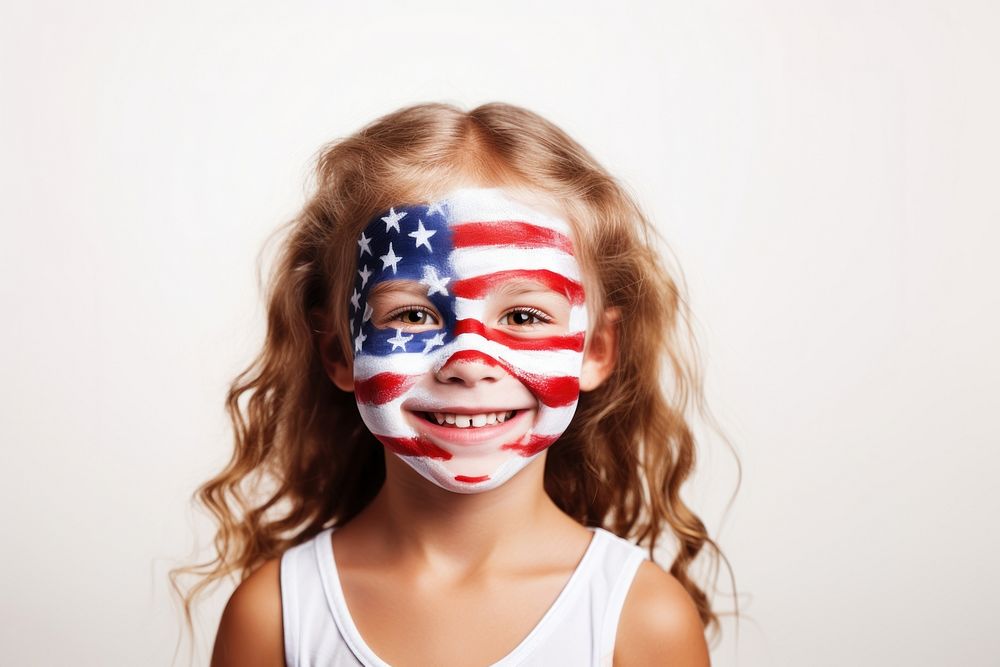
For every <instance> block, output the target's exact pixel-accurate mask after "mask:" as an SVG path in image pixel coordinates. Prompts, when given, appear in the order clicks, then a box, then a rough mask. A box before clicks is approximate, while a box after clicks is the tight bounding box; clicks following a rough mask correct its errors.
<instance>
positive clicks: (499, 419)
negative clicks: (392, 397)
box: [420, 410, 517, 428]
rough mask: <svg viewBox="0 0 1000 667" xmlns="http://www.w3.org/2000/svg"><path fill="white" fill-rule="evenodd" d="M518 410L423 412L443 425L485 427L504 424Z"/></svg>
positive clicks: (428, 418)
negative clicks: (465, 413) (470, 412)
mask: <svg viewBox="0 0 1000 667" xmlns="http://www.w3.org/2000/svg"><path fill="white" fill-rule="evenodd" d="M516 414H517V410H504V411H500V412H480V413H479V414H474V415H464V414H457V413H454V412H421V413H420V416H422V417H423V418H424V419H426V420H427V421H435V422H437V423H438V424H439V425H441V426H445V425H447V426H450V427H453V428H483V427H484V426H492V425H493V424H503V423H504V422H505V421H507V420H508V419H511V418H512V417H514V415H516Z"/></svg>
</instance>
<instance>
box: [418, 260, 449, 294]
mask: <svg viewBox="0 0 1000 667" xmlns="http://www.w3.org/2000/svg"><path fill="white" fill-rule="evenodd" d="M450 280H451V278H441V277H439V276H438V274H437V269H435V268H434V267H433V266H425V267H424V277H423V279H421V281H420V284H421V285H427V296H431V295H432V294H435V293H439V294H443V295H444V296H449V295H448V290H447V289H445V285H447V284H448V282H449V281H450Z"/></svg>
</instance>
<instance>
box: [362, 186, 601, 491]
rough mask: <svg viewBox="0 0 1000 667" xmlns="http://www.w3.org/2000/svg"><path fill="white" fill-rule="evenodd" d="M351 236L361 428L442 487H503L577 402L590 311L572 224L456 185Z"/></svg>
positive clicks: (495, 193) (499, 194) (496, 194)
mask: <svg viewBox="0 0 1000 667" xmlns="http://www.w3.org/2000/svg"><path fill="white" fill-rule="evenodd" d="M357 244H358V245H357V252H358V262H357V272H356V274H355V284H354V290H353V293H352V295H351V300H350V304H348V309H349V316H350V321H351V335H352V336H353V345H354V355H355V356H354V367H353V376H354V390H355V395H356V398H357V402H358V408H359V410H360V412H361V417H362V419H363V420H364V422H365V424H366V425H367V426H368V428H369V429H370V430H371V431H372V433H373V434H374V435H375V437H376V438H378V439H379V441H381V442H382V443H383V444H384V445H385V446H386V448H387V449H389V450H390V451H391V452H394V453H395V454H397V455H399V456H400V457H402V459H403V460H404V461H406V462H407V463H408V464H410V465H411V466H412V467H413V468H414V469H415V470H416V471H417V472H419V473H420V474H421V475H423V476H424V477H425V478H427V479H428V480H430V481H432V482H434V483H435V484H437V485H438V486H441V487H443V488H445V489H448V490H451V491H455V492H459V493H477V492H480V491H485V490H488V489H491V488H494V487H496V486H498V485H500V484H502V483H503V482H505V481H507V480H508V479H510V478H511V477H512V476H513V475H514V474H515V473H516V472H518V471H519V470H521V469H522V468H523V467H524V466H525V465H527V464H528V463H529V462H530V461H531V460H533V459H534V458H535V457H537V456H538V455H539V454H541V452H542V451H544V450H545V448H546V447H548V446H549V445H551V444H552V443H553V442H554V441H555V440H556V439H557V438H558V437H559V436H560V435H561V434H562V433H563V432H564V431H565V430H566V428H567V427H568V426H569V423H570V420H571V419H572V417H573V413H574V411H575V410H576V405H577V399H578V397H579V392H580V373H581V365H582V361H583V348H584V336H585V332H586V329H587V311H586V307H585V305H584V293H583V286H582V280H581V272H580V266H579V265H578V264H577V261H576V259H575V257H574V254H573V246H572V241H571V237H570V229H569V226H568V225H567V224H566V223H565V222H564V221H562V220H560V219H557V218H553V217H551V216H550V215H547V214H545V213H542V212H540V211H537V210H533V209H532V208H529V207H528V206H526V205H524V204H522V203H519V202H517V201H516V200H514V199H512V198H511V197H510V196H509V195H507V194H505V193H504V192H503V191H502V190H499V189H485V188H462V189H459V190H455V191H454V192H452V193H451V194H450V195H449V196H447V197H445V198H444V199H442V200H440V201H438V202H436V203H434V204H432V205H430V206H428V205H423V204H421V205H413V206H410V205H400V206H396V207H393V208H392V209H390V210H389V211H385V212H383V213H381V214H379V215H377V216H375V217H374V218H373V219H372V222H371V223H370V224H369V225H368V226H367V227H366V228H365V230H364V231H363V232H362V234H361V235H360V236H359V237H358V240H357Z"/></svg>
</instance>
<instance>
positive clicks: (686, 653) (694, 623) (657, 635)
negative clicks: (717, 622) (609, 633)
mask: <svg viewBox="0 0 1000 667" xmlns="http://www.w3.org/2000/svg"><path fill="white" fill-rule="evenodd" d="M614 664H615V665H616V666H619V667H630V666H631V665H667V664H669V665H677V666H678V667H696V666H697V667H704V665H708V664H709V657H708V645H707V643H706V642H705V632H704V628H703V627H702V624H701V618H700V617H699V615H698V609H697V607H695V604H694V601H693V600H692V599H691V596H690V595H688V593H687V591H686V590H685V589H684V586H682V585H681V583H680V582H679V581H677V579H676V578H674V577H673V575H671V574H670V573H669V572H665V571H664V570H663V569H662V568H661V567H660V566H659V565H657V564H656V563H653V562H652V561H648V560H647V561H643V563H642V565H640V566H639V571H638V572H636V575H635V579H634V580H633V581H632V587H631V588H630V589H629V592H628V595H627V596H626V597H625V606H624V607H623V608H622V615H621V619H620V620H619V623H618V635H617V638H616V640H615V656H614Z"/></svg>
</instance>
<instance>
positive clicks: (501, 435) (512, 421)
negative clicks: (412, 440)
mask: <svg viewBox="0 0 1000 667" xmlns="http://www.w3.org/2000/svg"><path fill="white" fill-rule="evenodd" d="M406 412H407V413H408V414H409V421H410V423H411V425H413V426H414V427H415V428H416V430H417V432H418V433H422V434H423V435H424V436H425V437H429V438H430V439H431V440H432V441H433V442H435V443H437V444H438V445H441V446H445V447H446V446H448V445H449V444H451V445H460V446H473V445H482V446H491V447H492V446H496V445H500V444H503V443H506V442H513V441H515V440H517V439H519V438H520V437H522V436H523V435H524V432H525V430H526V429H527V428H529V426H530V421H529V418H530V416H531V415H533V414H535V410H533V409H530V408H528V409H517V410H489V411H483V412H472V411H471V410H468V411H463V412H448V411H442V412H437V411H433V410H407V411H406ZM439 417H440V419H439ZM491 417H492V422H491V421H490V419H491Z"/></svg>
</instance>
